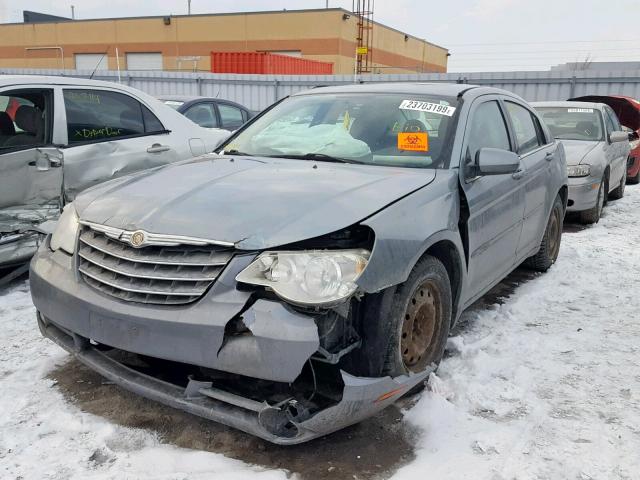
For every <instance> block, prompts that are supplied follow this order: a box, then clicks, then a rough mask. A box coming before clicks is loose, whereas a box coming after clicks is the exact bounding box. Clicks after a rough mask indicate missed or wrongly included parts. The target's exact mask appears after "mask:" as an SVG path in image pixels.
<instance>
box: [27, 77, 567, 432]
mask: <svg viewBox="0 0 640 480" xmlns="http://www.w3.org/2000/svg"><path fill="white" fill-rule="evenodd" d="M218 153H219V155H215V154H212V155H208V156H203V157H201V158H199V159H196V160H190V161H185V162H182V163H181V164H173V165H168V166H165V167H160V168H156V169H155V170H152V171H147V172H143V173H139V174H134V175H130V176H128V177H125V178H120V179H116V180H113V181H111V182H108V183H106V184H103V185H101V186H98V187H94V188H93V189H91V190H89V191H87V192H85V193H83V194H81V195H79V196H78V197H77V199H76V200H75V201H74V202H73V203H72V204H70V205H68V206H67V207H66V208H65V210H64V213H63V215H62V217H61V219H60V221H59V223H58V226H57V229H56V230H55V232H54V233H53V235H52V236H50V237H49V238H48V239H47V240H46V242H44V244H43V245H42V246H41V248H40V249H39V251H38V253H37V254H36V256H35V257H34V258H33V260H32V263H31V292H32V295H33V301H34V303H35V305H36V307H37V311H38V314H37V315H38V324H39V327H40V329H41V331H42V334H43V335H44V336H46V337H48V338H50V339H52V340H53V341H55V342H56V343H58V344H59V345H60V346H62V347H63V348H65V349H67V350H68V351H69V352H71V353H73V355H74V356H75V357H76V358H77V359H78V360H80V361H81V362H83V363H85V364H86V365H88V366H89V367H91V368H93V369H95V370H96V371H98V372H99V373H101V374H102V375H104V376H105V377H107V378H108V379H110V380H111V381H113V382H114V383H116V384H118V385H121V386H123V387H124V388H126V389H129V390H132V391H134V392H136V393H139V394H140V395H143V396H145V397H148V398H150V399H153V400H156V401H159V402H161V403H164V404H167V405H171V406H173V407H176V408H180V409H183V410H186V411H188V412H191V413H193V414H196V415H200V416H202V417H205V418H208V419H211V420H215V421H218V422H220V423H223V424H226V425H229V426H232V427H235V428H238V429H240V430H244V431H245V432H249V433H252V434H254V435H257V436H259V437H262V438H264V439H266V440H269V441H272V442H275V443H280V444H294V443H300V442H304V441H307V440H310V439H313V438H315V437H318V436H321V435H324V434H327V433H329V432H333V431H335V430H338V429H340V428H342V427H345V426H347V425H350V424H354V423H356V422H359V421H361V420H363V419H364V418H366V417H368V416H370V415H372V414H374V413H375V412H377V411H379V410H381V409H383V408H384V407H386V406H388V405H389V404H391V403H393V402H394V401H395V400H397V399H398V398H399V397H401V396H403V395H405V394H406V393H408V392H410V391H411V390H415V389H416V388H419V387H420V386H421V385H423V384H424V381H425V379H426V378H427V376H428V375H429V374H430V372H433V371H434V370H435V368H436V366H437V365H438V363H439V361H440V359H441V358H442V355H443V352H444V349H445V343H446V340H447V336H448V333H449V329H450V328H451V325H452V324H453V323H454V322H455V321H456V319H458V318H459V316H460V313H461V312H462V311H463V310H464V309H465V308H466V307H468V306H469V305H470V304H471V303H473V302H474V301H475V300H476V299H477V298H479V297H480V296H481V295H483V294H484V293H485V292H487V291H488V290H489V289H490V288H491V287H492V286H494V285H495V284H496V283H498V282H499V281H500V280H501V279H502V278H503V277H505V275H507V274H508V273H509V272H510V271H512V270H513V269H514V268H516V267H517V266H518V265H520V264H521V263H522V262H527V263H528V264H529V265H531V266H532V267H533V268H535V269H538V270H541V271H544V270H546V269H548V268H549V267H550V266H551V265H552V264H553V263H554V261H555V260H556V257H557V255H558V250H559V247H560V240H561V225H562V221H563V217H564V213H565V205H566V202H567V175H566V164H565V156H564V150H563V147H562V145H560V144H559V143H558V142H556V141H555V140H554V139H553V137H552V136H551V135H550V134H549V132H548V131H547V129H546V127H545V126H544V125H543V123H542V121H541V120H540V118H539V117H538V115H537V114H536V113H535V112H534V111H533V110H532V109H531V108H530V107H529V106H528V105H527V104H526V103H525V102H524V101H523V100H522V99H520V98H518V97H516V96H514V95H512V94H509V93H507V92H505V91H502V90H496V89H490V88H481V87H471V86H468V85H430V84H388V85H357V86H344V87H331V88H319V89H314V90H311V91H308V92H305V93H301V94H297V95H294V96H292V97H289V98H287V99H285V100H284V101H282V102H280V103H278V104H277V105H275V106H273V107H272V108H270V109H269V110H267V111H265V112H263V113H262V114H260V115H259V116H258V117H256V118H255V119H253V120H252V121H251V122H250V123H248V124H247V125H245V126H244V127H242V129H240V130H239V131H238V132H237V133H236V134H235V135H234V136H232V137H231V138H230V139H229V141H227V142H226V143H225V144H224V145H223V146H222V147H221V149H220V150H219V151H218Z"/></svg>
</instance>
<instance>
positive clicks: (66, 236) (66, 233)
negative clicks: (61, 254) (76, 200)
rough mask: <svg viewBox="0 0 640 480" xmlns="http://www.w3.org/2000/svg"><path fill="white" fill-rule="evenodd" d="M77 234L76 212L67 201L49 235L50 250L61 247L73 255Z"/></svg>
mask: <svg viewBox="0 0 640 480" xmlns="http://www.w3.org/2000/svg"><path fill="white" fill-rule="evenodd" d="M77 235H78V214H77V213H76V209H75V208H74V206H73V203H69V204H68V205H67V206H65V207H64V210H62V215H60V218H59V219H58V224H57V225H56V229H55V230H54V232H53V235H52V236H51V243H50V245H51V250H53V251H54V252H55V251H56V250H59V249H62V250H64V251H65V252H67V253H69V254H71V255H73V251H74V249H75V247H76V236H77Z"/></svg>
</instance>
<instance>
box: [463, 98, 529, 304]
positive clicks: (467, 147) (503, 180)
mask: <svg viewBox="0 0 640 480" xmlns="http://www.w3.org/2000/svg"><path fill="white" fill-rule="evenodd" d="M469 115H470V116H469V119H468V121H467V124H466V127H465V138H464V144H463V152H464V154H463V158H462V161H461V168H460V175H461V178H460V183H461V186H462V189H463V191H464V194H465V197H466V200H467V204H468V210H469V212H468V214H469V219H468V221H467V229H468V232H467V233H468V238H469V266H468V276H467V281H468V288H467V291H468V292H469V297H468V298H467V299H465V300H466V301H470V300H473V299H474V298H477V296H478V295H479V294H481V293H483V292H485V291H486V290H487V289H488V288H490V287H491V286H493V285H494V284H495V283H496V282H497V281H498V280H499V279H501V278H503V277H504V275H505V274H507V273H508V272H509V271H510V270H511V269H512V268H513V266H514V264H515V259H516V249H517V247H518V241H519V238H520V232H521V230H522V219H523V215H524V204H525V188H524V183H523V182H524V181H523V178H524V177H523V175H524V171H523V170H520V171H519V172H517V173H515V174H506V175H484V176H483V175H479V174H478V172H477V169H476V168H475V166H476V161H477V157H476V156H477V153H478V151H479V150H480V149H481V148H485V147H487V148H499V149H503V150H510V151H513V150H515V145H513V141H512V140H511V137H510V135H509V131H508V127H507V117H506V112H505V111H504V109H503V107H502V104H501V102H500V99H499V97H498V96H493V95H491V96H482V97H480V98H478V99H477V100H475V102H474V103H473V105H472V106H471V109H470V113H469Z"/></svg>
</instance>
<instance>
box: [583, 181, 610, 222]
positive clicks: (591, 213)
mask: <svg viewBox="0 0 640 480" xmlns="http://www.w3.org/2000/svg"><path fill="white" fill-rule="evenodd" d="M606 189H607V185H606V178H605V177H603V178H602V181H601V182H600V188H599V189H598V198H597V199H596V204H595V205H594V206H593V207H592V208H590V209H589V210H584V211H582V212H580V223H583V224H585V225H588V224H591V223H598V221H599V220H600V215H602V207H604V197H605V195H606V194H605V190H606Z"/></svg>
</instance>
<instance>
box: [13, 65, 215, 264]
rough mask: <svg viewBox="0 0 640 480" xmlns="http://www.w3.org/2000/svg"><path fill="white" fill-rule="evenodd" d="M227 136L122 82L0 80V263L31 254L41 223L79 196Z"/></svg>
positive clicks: (204, 148) (200, 151)
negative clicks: (95, 186)
mask: <svg viewBox="0 0 640 480" xmlns="http://www.w3.org/2000/svg"><path fill="white" fill-rule="evenodd" d="M227 136H228V132H226V131H224V130H208V129H204V128H200V127H198V126H196V125H194V124H193V123H192V122H190V121H189V120H187V119H186V118H185V117H183V116H182V115H180V114H179V113H177V112H175V111H174V110H173V109H171V108H169V107H167V106H166V105H164V104H163V103H162V102H160V101H158V100H157V99H155V98H153V97H151V96H149V95H146V94H145V93H143V92H141V91H139V90H136V89H133V88H129V87H126V86H124V85H119V84H115V83H107V82H99V81H92V80H83V79H74V78H65V77H44V76H36V75H32V76H10V75H8V76H0V266H2V265H5V266H6V265H11V264H18V263H20V262H24V261H25V260H27V259H28V258H29V257H31V255H32V254H33V253H34V252H35V250H36V247H37V244H38V241H39V238H40V234H39V233H38V230H39V228H40V225H41V224H42V223H43V222H45V221H47V220H51V219H56V218H57V217H58V215H59V214H60V211H61V208H62V206H63V205H64V204H66V203H68V202H70V201H72V200H73V199H74V198H75V196H76V195H77V193H78V192H80V191H82V190H84V189H86V188H88V187H91V186H93V185H96V184H98V183H100V182H104V181H105V180H110V179H112V178H116V177H120V176H122V175H127V174H129V173H132V172H136V171H138V170H144V169H148V168H153V167H157V166H160V165H165V164H167V163H171V162H175V161H178V160H184V159H188V158H192V157H195V156H199V155H202V154H204V153H207V152H211V151H212V150H213V149H214V148H215V147H216V146H217V145H218V144H219V143H220V142H221V141H222V140H223V139H224V138H226V137H227Z"/></svg>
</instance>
